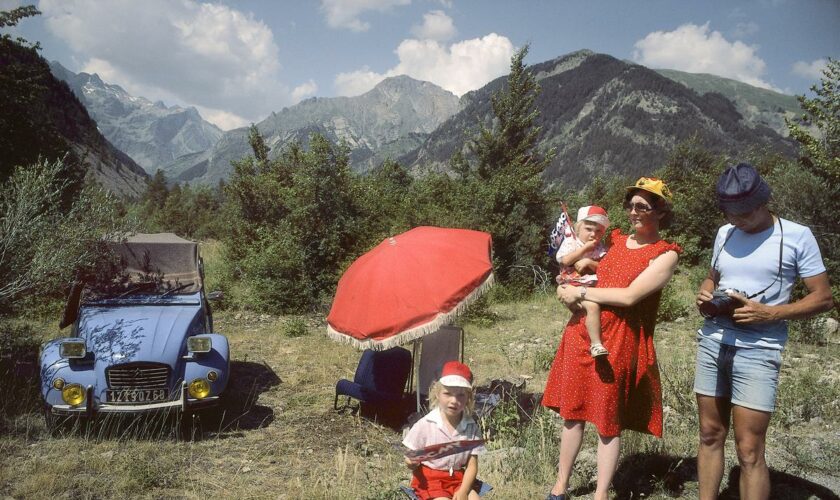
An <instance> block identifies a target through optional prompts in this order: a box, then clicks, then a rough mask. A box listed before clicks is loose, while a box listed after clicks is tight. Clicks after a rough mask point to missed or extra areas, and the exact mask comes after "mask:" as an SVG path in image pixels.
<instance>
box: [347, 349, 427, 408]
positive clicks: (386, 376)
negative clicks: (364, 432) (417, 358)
mask: <svg viewBox="0 0 840 500" xmlns="http://www.w3.org/2000/svg"><path fill="white" fill-rule="evenodd" d="M410 371H411V352H410V351H409V350H408V349H403V348H402V347H393V348H391V349H388V350H385V351H372V350H370V349H367V350H365V351H364V352H363V353H362V357H361V359H360V360H359V366H358V367H356V374H355V375H354V376H353V381H352V382H351V381H349V380H346V379H341V380H339V381H338V382H336V384H335V400H334V401H333V408H334V409H335V410H339V409H344V408H347V407H348V406H350V399H351V398H353V399H357V400H358V401H359V402H360V403H370V404H372V405H375V406H383V405H385V404H387V403H395V402H398V403H402V398H403V392H404V390H405V383H406V381H407V380H408V374H409V372H410ZM339 396H347V402H346V403H345V404H344V405H343V406H342V407H341V408H339V406H338V397H339Z"/></svg>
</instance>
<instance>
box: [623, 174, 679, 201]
mask: <svg viewBox="0 0 840 500" xmlns="http://www.w3.org/2000/svg"><path fill="white" fill-rule="evenodd" d="M634 189H641V190H642V191H647V192H648V193H653V194H655V195H656V196H659V197H660V198H662V199H663V200H665V201H667V202H668V203H669V204H670V203H671V202H672V201H673V195H672V194H671V190H670V189H668V186H666V185H665V181H663V180H662V179H658V178H656V177H639V180H637V181H636V184H635V185H633V186H627V191H628V192H630V191H633V190H634Z"/></svg>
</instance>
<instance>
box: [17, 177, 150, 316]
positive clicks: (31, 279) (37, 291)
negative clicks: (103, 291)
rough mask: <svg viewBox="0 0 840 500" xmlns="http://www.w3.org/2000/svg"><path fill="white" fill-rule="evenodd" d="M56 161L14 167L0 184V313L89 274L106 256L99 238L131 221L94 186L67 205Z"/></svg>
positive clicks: (120, 231)
mask: <svg viewBox="0 0 840 500" xmlns="http://www.w3.org/2000/svg"><path fill="white" fill-rule="evenodd" d="M66 173H67V167H66V166H65V165H64V163H63V162H61V161H55V162H47V161H41V162H39V163H36V164H34V165H28V166H26V167H19V168H17V169H15V171H14V172H13V174H12V175H11V176H10V177H9V179H7V180H6V181H5V182H4V183H2V184H0V313H3V312H10V311H13V310H14V309H15V308H16V307H17V306H18V304H19V303H20V302H21V301H22V300H24V299H25V300H28V301H30V302H36V303H37V302H41V301H45V300H48V299H51V298H57V297H60V296H61V293H62V292H63V290H64V289H65V287H66V286H67V285H69V284H70V283H71V282H72V281H73V279H74V277H75V276H76V275H77V274H79V273H81V274H94V273H95V270H96V269H98V268H99V267H101V264H102V263H103V262H104V260H105V259H107V257H108V250H107V245H106V244H105V240H107V239H117V238H120V237H121V236H122V235H124V234H125V233H127V232H129V231H131V230H133V229H134V225H133V224H132V223H131V222H130V221H128V220H126V219H125V218H123V217H120V216H119V214H118V213H119V210H118V203H117V200H115V199H114V198H113V197H112V196H111V195H109V194H107V193H106V192H105V191H103V190H101V189H100V188H99V187H97V186H91V185H88V186H85V187H84V188H83V189H82V190H81V191H80V192H79V193H78V194H77V195H76V196H75V197H74V199H73V202H72V204H71V205H70V207H69V208H67V209H64V208H63V207H62V198H63V196H64V194H65V192H66V191H67V190H68V189H71V188H72V187H71V185H70V182H69V181H68V179H67V176H66Z"/></svg>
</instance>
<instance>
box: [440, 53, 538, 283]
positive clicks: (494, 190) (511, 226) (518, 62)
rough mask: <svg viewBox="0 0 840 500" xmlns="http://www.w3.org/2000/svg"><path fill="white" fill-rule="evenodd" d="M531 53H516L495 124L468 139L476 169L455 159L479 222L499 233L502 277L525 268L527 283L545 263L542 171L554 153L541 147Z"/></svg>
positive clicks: (496, 102)
mask: <svg viewBox="0 0 840 500" xmlns="http://www.w3.org/2000/svg"><path fill="white" fill-rule="evenodd" d="M527 54H528V46H527V45H526V46H525V47H523V48H522V49H520V50H519V51H518V52H517V53H516V54H514V56H513V57H512V58H511V64H510V74H509V75H508V79H507V84H506V85H505V87H504V88H503V89H502V90H500V91H499V92H497V93H496V94H495V95H494V96H493V98H492V105H493V114H494V120H493V123H492V125H491V126H489V127H488V126H485V125H482V126H481V128H480V130H479V132H478V134H477V135H476V137H474V138H473V139H472V140H471V141H470V142H469V144H468V149H469V151H470V152H471V153H472V154H473V155H475V158H476V160H477V165H476V166H475V168H474V169H470V170H469V171H467V170H466V169H465V168H464V167H463V159H461V158H455V159H453V163H454V164H457V165H459V173H460V174H461V175H462V177H463V179H464V181H463V182H464V183H465V185H466V186H465V187H467V191H468V192H470V193H473V194H472V195H471V196H470V199H471V201H472V205H473V207H472V225H473V227H478V228H481V229H483V230H486V231H488V232H490V233H491V234H492V235H493V241H494V249H495V255H496V260H497V266H496V268H497V272H498V274H499V277H500V278H501V279H502V280H508V281H510V280H511V279H513V277H514V275H517V274H518V273H514V271H515V270H517V269H518V270H525V271H526V272H525V274H518V275H519V276H520V278H525V279H526V280H527V281H523V283H524V282H527V283H531V282H532V277H533V276H532V275H531V270H532V269H533V267H534V266H538V265H540V264H541V263H542V254H543V246H544V245H543V239H544V236H543V233H544V226H545V225H546V223H547V213H546V206H547V203H546V195H545V192H544V190H543V179H542V174H543V172H544V171H545V169H546V167H547V166H548V165H549V163H550V162H551V158H552V157H553V155H554V152H553V151H549V152H548V154H545V155H543V154H541V153H540V152H539V151H537V142H538V139H539V133H540V128H539V127H537V126H536V125H535V120H536V118H537V116H538V111H537V110H536V108H535V106H534V100H535V98H536V95H537V93H538V92H539V85H538V84H537V82H536V79H535V78H534V75H533V74H531V73H530V72H529V71H528V70H527V69H526V68H525V65H524V63H523V60H524V58H525V56H526V55H527ZM517 281H521V280H517Z"/></svg>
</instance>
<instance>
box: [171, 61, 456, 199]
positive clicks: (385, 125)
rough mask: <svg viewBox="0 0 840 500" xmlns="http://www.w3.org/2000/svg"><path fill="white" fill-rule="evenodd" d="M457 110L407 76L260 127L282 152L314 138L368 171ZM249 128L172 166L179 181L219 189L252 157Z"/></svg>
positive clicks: (436, 90)
mask: <svg viewBox="0 0 840 500" xmlns="http://www.w3.org/2000/svg"><path fill="white" fill-rule="evenodd" d="M457 110H458V98H457V97H456V96H455V95H454V94H451V93H450V92H447V91H445V90H443V89H441V88H440V87H438V86H436V85H434V84H431V83H429V82H421V81H417V80H414V79H412V78H409V77H407V76H398V77H393V78H387V79H385V80H384V81H382V82H381V83H379V84H378V85H377V86H376V87H374V88H373V89H372V90H370V91H369V92H367V93H365V94H362V95H360V96H357V97H334V98H315V97H313V98H310V99H307V100H305V101H302V102H300V103H298V104H296V105H294V106H291V107H288V108H284V109H282V110H281V111H279V112H276V113H272V114H271V115H270V116H269V117H268V118H266V119H265V120H263V121H261V122H260V123H257V124H256V126H257V128H258V129H259V131H260V133H261V134H262V135H263V137H264V138H265V141H266V144H267V145H268V146H269V147H270V148H271V151H272V154H277V153H279V152H280V151H281V150H282V148H283V147H284V146H286V145H287V144H290V143H291V142H293V141H299V142H300V143H302V144H304V146H305V145H306V144H308V141H309V136H310V134H312V133H320V134H322V135H323V136H324V137H326V138H327V139H329V140H330V141H332V142H334V143H339V142H341V141H344V142H345V143H346V144H347V145H348V146H349V147H350V160H351V165H352V166H353V168H354V169H355V170H358V171H365V170H368V169H370V168H372V167H374V166H376V165H378V164H379V163H381V162H382V161H383V160H385V159H386V158H388V157H390V158H397V157H399V156H402V155H403V154H405V153H407V152H408V151H411V150H412V149H414V148H416V147H418V146H419V145H420V144H421V143H422V142H423V140H424V139H425V138H426V136H427V134H429V133H430V132H432V131H433V130H435V129H436V128H437V126H438V125H440V124H441V123H442V122H443V121H444V120H445V119H446V118H448V117H450V116H452V115H453V114H454V113H455V112H456V111H457ZM250 152H251V150H250V147H249V146H248V140H247V128H240V129H236V130H231V131H229V132H226V133H225V134H224V135H223V136H222V137H221V138H220V139H219V141H218V142H217V143H216V145H215V147H213V149H212V150H211V151H210V152H209V154H207V155H202V156H200V157H198V158H197V160H196V161H195V162H194V163H192V164H189V163H188V162H183V161H179V162H176V163H174V164H173V165H172V166H171V167H167V169H168V172H167V175H168V176H169V177H171V178H178V179H179V180H184V181H187V180H189V181H192V180H195V181H197V182H201V183H207V184H215V183H217V182H218V181H219V180H221V179H226V178H227V177H228V176H229V175H230V172H231V171H232V167H231V166H230V162H231V161H232V160H237V159H239V158H241V157H242V156H244V155H247V154H250Z"/></svg>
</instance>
